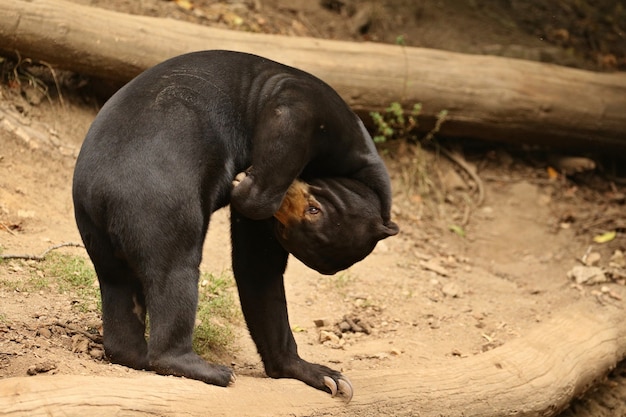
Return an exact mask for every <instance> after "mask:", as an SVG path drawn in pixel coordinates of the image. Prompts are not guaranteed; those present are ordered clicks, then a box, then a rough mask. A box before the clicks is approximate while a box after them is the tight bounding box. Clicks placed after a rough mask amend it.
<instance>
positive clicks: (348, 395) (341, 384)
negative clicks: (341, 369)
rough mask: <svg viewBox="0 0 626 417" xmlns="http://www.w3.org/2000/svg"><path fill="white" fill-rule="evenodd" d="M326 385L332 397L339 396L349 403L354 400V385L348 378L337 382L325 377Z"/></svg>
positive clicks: (343, 377) (342, 378)
mask: <svg viewBox="0 0 626 417" xmlns="http://www.w3.org/2000/svg"><path fill="white" fill-rule="evenodd" d="M324 385H326V386H327V387H328V389H329V390H330V396H331V397H335V396H336V395H337V394H339V396H340V397H341V398H342V399H343V400H344V401H345V402H346V404H347V403H349V402H350V400H351V399H352V395H353V394H354V389H353V388H352V383H351V382H350V380H349V379H348V378H346V377H345V376H342V377H341V378H339V379H338V380H337V382H335V380H334V379H332V378H331V377H329V376H325V377H324Z"/></svg>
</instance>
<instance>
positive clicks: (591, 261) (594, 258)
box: [585, 252, 602, 266]
mask: <svg viewBox="0 0 626 417" xmlns="http://www.w3.org/2000/svg"><path fill="white" fill-rule="evenodd" d="M601 258H602V255H600V254H599V253H598V252H591V253H590V254H589V255H587V256H586V257H585V265H587V266H598V265H599V264H600V259H601Z"/></svg>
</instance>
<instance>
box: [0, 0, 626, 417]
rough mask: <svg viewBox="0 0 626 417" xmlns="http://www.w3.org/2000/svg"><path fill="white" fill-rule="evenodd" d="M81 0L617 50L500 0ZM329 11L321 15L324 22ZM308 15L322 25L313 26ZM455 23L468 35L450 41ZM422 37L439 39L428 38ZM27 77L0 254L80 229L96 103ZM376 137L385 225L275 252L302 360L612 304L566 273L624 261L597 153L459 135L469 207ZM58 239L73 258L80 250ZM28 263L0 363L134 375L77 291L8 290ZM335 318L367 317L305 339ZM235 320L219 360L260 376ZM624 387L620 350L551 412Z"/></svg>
mask: <svg viewBox="0 0 626 417" xmlns="http://www.w3.org/2000/svg"><path fill="white" fill-rule="evenodd" d="M81 2H82V3H90V4H95V5H97V6H102V7H105V6H106V7H114V8H116V9H118V10H122V11H127V12H133V13H145V14H158V15H170V16H173V17H175V18H185V19H188V20H192V21H199V22H200V23H208V24H215V25H218V26H220V25H221V26H227V27H233V26H242V25H249V26H250V28H249V29H250V30H253V29H259V31H267V32H274V33H285V34H290V35H320V36H325V37H331V38H344V39H345V38H348V39H355V40H358V39H362V38H364V37H365V38H368V37H369V38H371V39H374V40H382V41H393V40H394V39H390V38H389V36H390V35H388V34H389V33H397V34H398V35H404V39H406V41H407V42H410V43H412V44H419V45H423V46H436V47H441V48H447V49H455V50H464V51H467V52H481V53H484V52H493V51H496V50H497V52H498V53H500V54H506V52H503V51H504V49H507V48H508V49H509V50H510V49H511V48H510V45H511V44H512V39H515V45H522V46H523V47H522V48H520V51H524V52H523V53H529V52H528V51H531V52H532V54H535V55H533V56H534V57H540V56H541V57H545V56H547V55H545V54H543V55H542V54H540V53H539V52H537V51H544V52H545V51H552V53H551V54H552V55H550V56H551V57H552V58H550V60H556V61H558V60H561V59H565V58H562V57H563V56H565V55H567V56H569V58H567V59H568V60H569V61H567V62H562V63H566V64H572V65H578V66H583V67H596V68H598V67H602V66H604V67H606V66H607V65H609V64H610V65H609V66H612V68H618V67H620V66H621V65H622V64H620V62H621V61H620V59H622V58H620V55H619V54H620V53H621V52H619V51H616V52H613V55H614V56H615V57H616V60H615V65H613V62H614V61H612V60H610V59H609V60H608V61H607V62H608V64H607V63H606V62H605V61H602V59H600V60H598V57H597V56H595V57H593V58H589V54H590V53H587V52H585V53H582V52H581V53H580V54H578V55H576V56H575V57H574V58H573V59H570V58H571V57H572V55H571V54H570V55H568V54H562V52H563V50H562V49H560V46H559V45H546V44H545V43H543V42H541V41H538V40H537V35H536V34H533V33H532V32H531V33H529V32H527V31H524V30H522V29H521V28H520V26H519V25H513V26H511V25H508V24H506V23H507V22H510V21H511V19H512V18H511V17H509V16H511V14H510V13H505V12H506V10H501V9H498V10H494V9H489V11H490V14H488V16H491V18H492V19H491V20H489V22H490V24H489V25H482V26H481V25H479V24H478V22H479V21H480V19H479V16H477V15H478V14H479V13H480V12H481V10H482V11H484V10H486V9H484V7H486V6H484V5H483V6H482V7H483V8H482V9H481V7H478V6H476V7H478V8H476V7H471V6H465V7H468V9H467V10H462V9H458V8H453V9H450V8H449V7H448V8H446V7H447V6H446V5H445V2H443V3H441V4H440V6H436V7H435V6H428V5H427V4H426V3H427V2H417V3H419V4H420V6H419V7H417V6H416V9H415V10H414V11H412V16H414V18H415V19H418V20H419V21H420V22H424V25H422V26H421V27H420V28H421V29H420V30H421V31H422V32H420V33H417V32H410V31H408V30H405V29H407V28H409V27H412V26H411V23H414V22H407V21H406V19H408V18H407V17H406V16H405V17H399V16H401V14H400V13H399V12H400V11H402V7H399V6H398V7H397V8H395V9H393V8H384V7H383V8H382V9H377V7H382V6H380V3H372V4H373V6H372V7H373V9H372V10H373V11H370V12H363V10H365V9H364V8H356V9H349V8H350V7H356V6H354V5H353V4H352V3H351V2H322V3H325V4H335V5H336V7H338V9H335V10H334V11H333V10H330V9H329V8H327V7H326V8H324V7H321V6H319V5H318V4H317V3H315V4H314V5H313V2H311V3H309V2H304V1H302V2H298V1H290V2H285V1H278V0H277V1H272V2H270V1H263V2H262V5H263V7H261V8H258V7H257V8H255V7H254V6H252V3H253V2H250V4H248V3H247V2H232V3H231V4H229V5H225V4H221V5H220V4H218V5H215V4H210V2H201V1H197V2H195V3H194V5H195V6H196V8H195V9H194V10H185V9H184V8H181V7H180V6H177V5H176V4H175V3H174V2H163V1H142V2H125V1H122V0H120V1H115V2H106V3H107V4H106V5H105V4H102V3H105V2H100V1H97V0H96V1H89V2H87V1H86V0H85V1H81ZM257 3H259V4H260V3H261V2H257ZM399 3H402V2H399ZM405 3H406V4H407V5H405V6H406V7H409V6H408V4H412V3H410V2H404V3H402V4H403V5H404V4H405ZM422 3H424V4H422ZM476 3H480V2H476ZM513 3H516V2H513ZM341 4H343V5H344V6H341V7H339V6H340V5H341ZM368 4H369V3H368ZM139 5H141V7H140V6H139ZM220 7H221V9H219V8H220ZM411 7H412V6H411ZM218 9H219V11H220V13H221V14H220V13H217V11H218ZM451 10H453V11H454V12H453V13H448V14H446V12H447V11H451ZM226 12H229V13H232V15H228V14H226ZM359 13H361V15H362V16H360V17H359V16H358V15H359ZM367 13H370V14H369V15H368V14H367ZM332 14H334V15H336V18H333V19H331V18H330V16H331V15H332ZM215 16H218V17H215ZM228 16H230V17H228ZM368 16H369V18H368ZM381 16H382V17H381ZM446 16H447V17H446ZM236 17H239V18H241V19H243V23H242V22H241V20H238V19H236ZM483 18H484V17H483ZM359 19H360V20H359ZM403 19H404V20H403ZM445 19H452V20H453V21H456V20H458V21H459V22H460V23H463V24H465V27H466V28H474V29H475V32H476V36H475V37H467V36H465V35H462V34H460V33H459V32H458V31H454V30H453V29H452V28H453V25H451V24H446V25H441V22H443V21H445ZM321 21H323V22H325V24H322V23H319V24H318V23H316V22H321ZM346 22H347V23H346ZM358 22H369V26H368V28H367V30H364V29H363V28H360V29H359V26H358V24H357V23H358ZM437 22H438V23H439V25H437V24H433V23H437ZM494 22H495V23H494ZM503 22H504V23H505V24H503ZM255 25H256V26H255ZM350 25H352V26H350ZM396 29H397V30H396ZM492 29H493V30H492ZM571 33H572V34H573V33H574V31H571ZM383 34H387V35H386V37H385V36H383ZM398 35H395V36H398ZM420 35H423V36H422V37H420ZM395 36H394V38H395ZM468 38H471V39H472V41H471V42H468V41H463V40H464V39H465V40H467V39H468ZM573 38H574V36H573V35H572V39H573ZM437 39H446V41H445V42H443V44H437V42H436V40H437ZM572 42H574V41H573V40H572ZM494 45H499V46H498V47H496V46H494ZM505 46H506V48H505ZM489 48H491V49H489ZM596 52H597V54H604V55H606V54H609V53H610V52H608V51H596ZM597 54H596V55H597ZM604 55H602V56H604ZM533 56H530V57H529V58H533ZM605 69H606V68H605ZM609 69H610V68H609ZM26 90H28V88H27V87H26V86H23V85H22V86H18V85H5V86H3V87H2V88H1V89H0V95H1V99H0V106H1V107H0V109H1V110H2V111H3V113H1V114H5V118H4V120H11V124H10V125H11V126H22V127H25V129H26V130H24V131H25V132H26V134H23V131H18V132H15V131H12V129H10V128H9V124H6V123H5V124H2V125H0V126H1V128H0V251H2V252H1V253H4V254H7V253H29V254H39V253H41V252H43V251H44V250H45V249H46V248H49V247H51V246H53V245H56V244H60V243H63V242H79V241H80V238H79V236H78V232H77V229H76V226H75V223H74V220H73V209H72V201H71V195H70V189H71V175H72V169H73V164H74V161H75V157H76V155H77V152H78V149H79V148H80V144H81V141H82V139H83V137H84V134H85V132H86V130H87V128H88V127H89V124H90V123H91V121H92V120H93V118H94V116H95V114H96V113H97V110H98V107H99V105H98V104H95V103H97V100H95V99H94V98H93V97H91V96H87V95H85V94H82V93H80V92H79V93H76V92H69V91H67V90H66V91H65V92H64V94H65V97H64V102H63V105H62V104H61V102H60V100H59V98H58V97H57V96H56V95H55V94H52V95H53V98H52V100H51V101H50V102H49V101H48V100H46V99H44V100H40V99H35V98H33V97H32V96H31V94H30V93H28V92H27V91H26ZM7 114H8V115H11V119H7V117H6V115H7ZM2 120H3V119H0V122H1V121H2ZM33 132H39V135H34V134H33ZM42 138H44V140H42ZM381 151H382V152H383V154H384V155H385V158H386V162H387V163H388V167H389V170H390V173H391V176H392V180H393V185H394V196H395V204H394V216H395V220H396V221H397V222H398V223H399V225H400V227H401V230H402V232H401V234H400V235H398V236H397V237H394V238H391V239H388V240H385V241H383V242H381V243H380V244H379V245H378V247H377V248H376V250H375V251H374V253H373V254H372V255H371V256H370V257H368V258H367V259H366V260H364V261H362V262H361V263H359V264H357V265H355V266H353V267H352V268H350V269H349V270H348V271H346V272H345V273H342V274H339V275H338V276H335V277H325V276H321V275H319V274H317V273H315V272H313V271H311V270H308V269H307V268H305V267H304V266H303V265H302V264H300V263H299V262H297V261H296V260H293V259H292V260H291V261H290V265H289V268H288V271H287V275H286V287H287V288H286V289H287V298H288V301H289V309H290V317H291V321H292V325H293V326H297V327H298V328H299V329H300V330H302V331H299V332H297V333H296V340H297V342H298V344H299V346H300V351H301V354H302V355H303V356H304V357H306V358H307V359H310V360H313V361H319V362H323V363H329V364H331V365H332V366H334V367H337V368H341V369H342V370H343V371H344V372H345V373H346V374H347V375H349V374H350V371H351V370H353V369H358V370H367V369H379V368H402V367H405V366H407V365H408V364H412V365H415V364H419V363H423V362H425V361H428V360H429V358H437V357H459V358H460V359H459V360H462V358H463V357H467V356H472V355H479V354H481V353H482V352H485V351H487V350H490V349H494V348H497V347H498V346H500V345H502V344H505V343H507V342H508V341H511V340H513V339H516V338H520V337H523V336H524V334H525V333H526V332H528V331H529V329H531V328H533V326H536V325H537V324H538V323H542V322H544V321H545V320H546V319H548V318H549V317H551V316H552V315H553V314H554V313H555V312H558V311H560V310H561V309H563V308H564V307H566V306H569V305H571V304H573V303H576V301H577V300H580V299H582V298H592V299H594V298H595V299H596V300H597V306H596V308H598V309H603V308H608V307H607V306H618V307H619V308H623V301H622V299H623V298H624V297H626V288H625V287H624V279H623V278H622V279H621V280H620V279H615V280H610V281H608V282H604V283H601V284H597V285H594V286H590V285H585V284H581V285H575V284H574V283H573V282H572V280H571V279H570V278H568V276H567V273H568V271H570V270H571V269H572V268H573V267H574V266H576V265H580V264H581V259H587V258H585V255H589V253H597V256H599V258H598V259H597V260H596V261H594V263H595V264H597V265H599V266H601V267H605V268H608V267H609V265H610V262H611V260H612V262H613V264H618V265H621V267H620V268H621V271H622V274H626V273H624V266H623V265H624V263H623V258H620V255H619V254H620V251H624V250H625V249H626V238H625V234H624V231H625V230H624V228H625V226H626V220H625V218H624V206H623V205H624V192H626V187H624V185H623V183H622V184H620V183H619V182H616V181H611V180H610V179H608V178H607V176H606V175H605V174H606V172H607V170H605V169H603V168H606V167H607V166H606V165H602V163H603V162H606V161H604V160H601V159H598V160H596V163H597V165H598V169H596V170H595V171H589V172H582V173H578V174H575V175H570V176H568V177H565V176H562V175H557V176H555V175H552V174H551V171H550V170H549V169H548V166H550V163H549V162H550V161H552V160H553V159H554V155H553V154H548V153H546V152H543V151H536V150H528V149H521V148H519V149H518V148H503V147H499V146H496V145H484V144H472V145H471V146H468V145H465V146H463V147H462V148H460V152H461V154H462V155H463V157H464V159H465V160H466V161H467V162H468V164H469V165H470V166H471V167H472V168H473V169H475V170H476V172H477V173H478V174H479V176H480V178H481V181H482V185H483V186H484V189H485V201H484V203H483V204H482V205H481V206H480V207H477V206H476V205H475V204H473V203H472V201H475V199H476V198H477V184H476V183H475V182H474V181H472V180H471V179H470V178H469V177H468V176H467V173H466V172H464V171H463V170H460V169H459V167H458V165H456V164H454V163H452V162H451V161H450V160H449V159H447V158H445V157H444V156H437V154H436V153H434V152H432V150H428V151H425V150H423V149H421V148H420V147H419V146H416V145H410V144H404V143H392V144H389V145H387V146H386V147H384V148H382V149H381ZM451 225H456V226H458V227H460V229H456V230H457V232H460V231H461V230H462V232H463V234H464V236H461V233H455V232H453V231H451V228H450V226H451ZM609 230H618V232H619V233H618V234H617V236H616V237H615V238H614V239H613V240H611V241H609V242H607V243H603V244H598V243H594V241H593V238H594V236H597V235H599V234H601V233H604V232H606V231H609ZM229 250H230V247H229V237H228V215H227V213H225V212H218V213H216V214H215V215H214V217H213V220H212V224H211V228H210V231H209V235H208V237H207V241H206V245H205V251H204V255H205V256H204V260H203V263H202V266H201V269H202V270H203V271H211V272H218V273H219V272H221V271H224V270H228V269H229V268H230V265H229V262H230V257H229ZM59 251H60V252H64V253H72V254H77V255H79V256H86V255H85V253H84V250H83V249H81V248H62V249H59ZM594 256H596V255H594ZM620 259H621V260H620ZM37 270H38V268H37V262H36V261H23V260H11V261H5V262H3V263H0V283H1V284H0V377H3V378H6V377H12V376H25V375H26V374H27V372H28V371H29V369H31V373H59V374H89V375H92V374H96V375H120V376H122V375H128V374H130V373H134V372H135V371H130V370H128V369H126V368H123V367H119V366H114V365H110V364H108V363H107V362H106V360H104V359H103V358H102V352H101V347H100V346H99V345H98V343H97V342H94V341H93V340H91V339H89V338H88V337H87V336H85V335H84V334H83V333H81V332H80V331H77V330H76V329H85V328H96V329H97V328H98V327H99V315H98V312H97V310H95V309H94V310H90V311H88V312H84V311H80V310H79V309H76V308H75V307H73V304H74V301H75V299H76V295H75V294H71V293H59V292H58V291H55V290H53V289H52V288H44V289H41V290H38V291H24V290H21V289H20V288H21V287H22V284H21V283H23V282H25V281H28V280H29V279H31V277H32V276H33V274H35V275H36V274H38V272H37ZM39 273H40V272H39ZM603 287H606V288H604V292H603ZM590 314H593V311H591V312H590ZM344 316H348V317H351V318H353V319H359V320H363V321H365V322H367V323H368V324H369V325H370V326H371V329H372V331H371V333H370V334H365V333H358V332H357V333H352V332H348V333H345V334H344V337H343V338H342V339H341V340H339V341H337V340H330V341H325V342H323V343H322V342H320V329H318V328H316V326H315V324H314V320H316V319H324V320H326V321H327V322H329V323H337V322H340V321H342V319H343V317H344ZM59 323H63V325H59ZM238 332H239V334H240V337H238V338H237V341H236V343H235V345H234V346H232V347H231V349H230V350H229V351H228V352H227V353H226V354H224V355H223V356H222V358H221V360H222V361H223V363H230V364H232V365H233V366H234V367H235V369H236V372H237V373H239V374H244V375H254V376H259V377H261V376H262V375H263V373H262V367H261V365H260V363H259V358H258V356H257V355H256V352H255V351H254V347H253V345H252V343H251V341H250V340H249V337H248V336H247V334H246V331H245V329H244V328H243V327H242V328H240V329H239V330H238ZM33 366H34V368H33ZM33 369H34V371H33ZM357 394H358V393H357ZM625 402H626V366H624V365H623V364H622V365H621V366H620V367H618V368H617V369H616V370H615V371H614V372H613V373H612V374H611V375H609V377H608V379H607V380H606V382H605V383H603V384H601V385H600V386H599V387H598V390H597V391H595V392H593V393H592V395H590V396H588V397H585V398H584V399H582V400H580V401H577V402H575V403H574V405H573V406H572V408H571V409H570V410H568V411H565V412H564V413H563V416H568V417H574V416H578V417H582V416H587V415H590V416H591V415H593V416H604V415H606V416H618V415H626V406H624V403H625Z"/></svg>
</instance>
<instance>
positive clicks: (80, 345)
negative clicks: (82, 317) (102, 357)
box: [72, 334, 89, 353]
mask: <svg viewBox="0 0 626 417" xmlns="http://www.w3.org/2000/svg"><path fill="white" fill-rule="evenodd" d="M88 350H89V340H88V339H87V338H86V337H84V336H81V335H78V334H76V335H74V336H72V352H74V353H87V351H88Z"/></svg>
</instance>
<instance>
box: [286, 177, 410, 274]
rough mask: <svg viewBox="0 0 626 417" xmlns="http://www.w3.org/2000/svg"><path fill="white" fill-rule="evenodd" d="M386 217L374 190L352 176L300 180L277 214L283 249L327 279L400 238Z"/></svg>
mask: <svg viewBox="0 0 626 417" xmlns="http://www.w3.org/2000/svg"><path fill="white" fill-rule="evenodd" d="M388 216H389V214H388V213H386V214H384V213H381V202H380V200H379V197H378V196H377V195H376V194H375V193H374V191H373V190H372V189H370V188H369V187H368V186H367V185H365V184H363V183H361V182H359V181H356V180H353V179H350V178H318V179H314V180H311V181H309V182H308V183H306V182H303V181H300V180H296V181H294V182H293V184H292V185H291V187H290V188H289V190H288V191H287V194H286V196H285V198H284V200H283V202H282V205H281V206H280V208H279V210H278V211H277V212H276V213H275V214H274V217H275V218H276V219H277V220H278V221H277V222H276V224H277V226H276V236H277V238H278V240H279V241H280V243H281V245H282V246H283V247H284V248H285V249H286V250H287V251H289V252H290V253H291V254H292V255H294V256H295V257H296V258H298V259H299V260H300V261H302V262H303V263H304V264H305V265H307V266H308V267H310V268H313V269H315V270H316V271H318V272H320V273H322V274H326V275H332V274H334V273H336V272H338V271H341V270H343V269H346V268H348V267H350V266H351V265H353V264H354V263H356V262H358V261H360V260H362V259H363V258H365V257H366V256H367V255H369V254H370V253H371V252H372V250H374V247H375V246H376V243H377V242H378V241H379V240H382V239H385V238H387V237H389V236H393V235H395V234H397V233H398V230H399V229H398V225H396V224H395V223H394V222H392V221H391V220H389V219H388ZM385 217H387V218H386V219H385Z"/></svg>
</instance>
